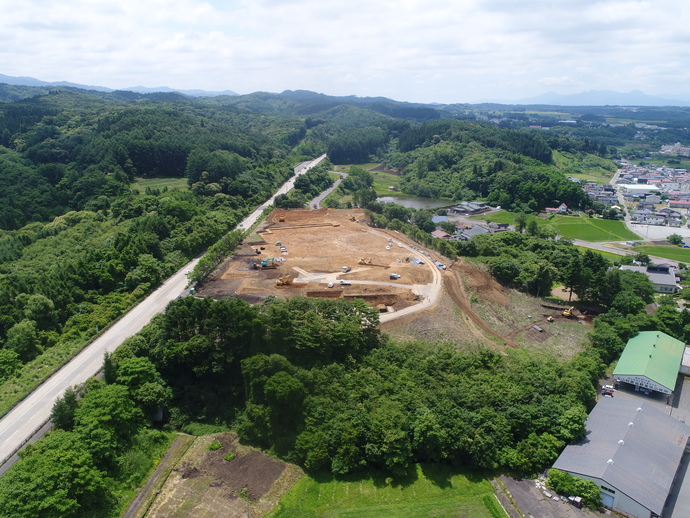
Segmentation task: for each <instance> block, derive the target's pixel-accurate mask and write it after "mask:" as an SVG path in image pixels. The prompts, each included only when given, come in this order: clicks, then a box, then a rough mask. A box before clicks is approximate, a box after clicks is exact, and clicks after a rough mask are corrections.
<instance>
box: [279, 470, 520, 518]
mask: <svg viewBox="0 0 690 518" xmlns="http://www.w3.org/2000/svg"><path fill="white" fill-rule="evenodd" d="M269 516H270V517H272V518H292V517H295V518H296V517H300V518H303V517H317V516H318V517H324V516H328V517H348V518H350V517H351V518H360V517H362V516H366V517H367V518H396V517H400V518H421V517H432V516H433V517H436V518H443V517H448V518H450V517H457V516H472V517H473V518H508V515H507V514H506V512H505V511H504V510H503V507H501V505H500V504H499V502H498V500H497V499H496V497H495V495H494V490H493V487H492V486H491V483H490V482H489V481H488V480H486V479H485V478H483V477H474V476H471V475H467V476H466V475H463V474H458V473H457V472H453V471H452V468H450V467H449V466H440V465H427V464H424V465H416V466H412V469H411V473H408V475H407V476H405V477H402V478H397V479H393V478H391V477H390V476H387V475H383V474H377V473H369V474H365V475H361V474H360V475H358V476H346V477H338V478H335V477H333V476H332V475H327V476H324V477H323V478H320V479H317V478H314V477H311V476H305V477H304V478H302V479H301V480H300V481H299V482H297V484H295V485H294V486H293V488H292V489H291V490H290V492H288V494H287V495H285V496H284V497H283V498H282V499H281V500H280V502H279V504H278V506H277V508H276V509H275V510H274V511H273V512H272V513H271V514H270V515H269Z"/></svg>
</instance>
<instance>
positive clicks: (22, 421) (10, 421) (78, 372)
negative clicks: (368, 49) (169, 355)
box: [0, 155, 326, 468]
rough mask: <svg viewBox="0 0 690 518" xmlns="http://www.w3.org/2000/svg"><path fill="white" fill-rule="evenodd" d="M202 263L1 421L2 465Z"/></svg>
mask: <svg viewBox="0 0 690 518" xmlns="http://www.w3.org/2000/svg"><path fill="white" fill-rule="evenodd" d="M325 158H326V155H322V156H320V157H318V158H317V159H315V160H313V161H311V162H304V163H303V164H300V165H299V166H297V167H296V168H295V176H293V177H292V178H290V179H289V180H288V181H287V182H285V184H283V186H282V187H280V189H278V191H277V192H276V193H275V194H274V195H273V197H271V199H270V200H268V201H266V203H263V204H262V205H261V206H260V207H258V208H257V209H256V210H255V211H254V212H252V213H251V214H250V215H249V216H247V217H246V218H245V219H244V220H243V221H242V222H241V223H240V224H239V226H240V227H243V228H249V227H251V226H252V225H253V224H254V223H256V221H257V220H258V219H259V218H260V217H261V214H262V212H263V210H264V209H265V208H266V207H268V206H269V205H271V204H272V203H273V199H274V198H275V197H276V196H277V195H279V194H285V193H287V192H288V191H289V190H290V189H292V187H293V185H294V183H295V179H296V178H297V176H299V175H301V174H304V173H306V172H307V171H309V169H311V168H312V167H314V166H316V165H317V164H318V163H320V162H321V161H322V160H324V159H325ZM198 260H199V258H196V259H194V260H192V261H190V262H189V263H188V264H186V265H185V266H184V267H183V268H182V269H181V270H180V271H179V272H177V273H176V274H174V275H173V276H172V277H170V278H169V279H168V280H167V281H165V283H163V285H162V286H161V287H160V288H158V289H157V290H156V291H154V292H153V293H152V294H151V295H149V296H148V297H147V298H146V299H144V300H143V301H141V302H140V303H139V304H138V305H137V306H135V307H134V308H133V309H132V310H130V311H129V312H128V313H127V314H126V315H125V316H124V317H122V319H120V320H119V321H118V322H116V323H115V324H114V325H113V326H112V327H110V328H109V329H108V330H106V331H105V332H104V333H103V334H102V335H101V336H99V337H98V338H97V339H96V340H94V341H93V342H92V343H91V344H90V345H88V346H87V347H86V348H85V349H84V350H83V351H82V352H81V353H79V354H78V355H77V356H76V357H75V358H74V359H73V360H72V361H70V362H69V363H68V364H67V365H65V366H64V367H62V368H61V369H60V370H59V371H57V372H56V373H55V374H54V375H53V376H52V377H51V378H50V379H48V380H47V381H46V382H45V383H43V384H42V385H41V386H40V387H38V388H37V389H36V390H35V391H34V392H32V393H31V394H30V395H29V396H28V397H26V398H25V399H24V400H23V401H22V402H21V403H19V404H18V405H17V406H16V407H14V408H13V409H12V410H11V411H10V412H9V413H8V414H7V415H5V417H3V418H2V419H1V420H0V465H8V464H10V462H11V461H10V459H12V458H13V454H14V453H15V452H16V451H17V450H18V449H19V448H21V447H22V446H23V445H24V444H25V443H26V442H27V441H28V440H29V439H30V438H31V437H32V436H33V435H34V434H35V432H36V431H37V430H38V429H39V428H41V427H42V426H43V425H44V424H45V423H46V422H47V421H48V419H49V418H50V411H51V409H52V408H53V403H54V402H55V400H56V399H57V398H58V397H60V396H61V395H62V394H63V393H64V391H65V390H66V389H67V388H69V387H71V386H74V385H78V384H80V383H83V382H84V381H86V380H87V379H88V378H89V377H91V376H93V375H95V374H96V373H97V372H98V371H99V370H100V368H101V364H102V363H103V354H104V353H106V352H112V351H114V350H115V349H116V348H117V347H118V346H119V345H120V344H121V343H122V342H123V341H124V340H125V339H126V338H128V337H130V336H132V335H134V334H136V333H138V332H139V331H140V330H141V329H142V328H143V327H144V326H145V325H146V324H148V323H149V322H150V321H151V318H152V317H153V316H154V315H156V314H157V313H160V312H161V311H163V310H164V309H165V307H166V306H167V304H168V303H169V302H170V301H171V300H174V299H175V298H177V297H179V296H180V295H183V294H185V292H186V288H187V284H188V281H187V276H186V275H185V273H184V272H185V271H186V270H191V269H192V268H194V266H195V265H196V263H197V262H198ZM15 458H16V457H15ZM8 461H10V462H8ZM3 467H5V468H6V466H3Z"/></svg>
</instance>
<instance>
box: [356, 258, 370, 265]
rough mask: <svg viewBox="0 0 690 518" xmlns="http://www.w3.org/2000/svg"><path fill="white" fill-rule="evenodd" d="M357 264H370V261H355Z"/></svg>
mask: <svg viewBox="0 0 690 518" xmlns="http://www.w3.org/2000/svg"><path fill="white" fill-rule="evenodd" d="M357 264H371V259H369V260H368V261H367V260H365V259H360V260H359V261H357Z"/></svg>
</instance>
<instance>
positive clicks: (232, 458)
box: [223, 451, 237, 462]
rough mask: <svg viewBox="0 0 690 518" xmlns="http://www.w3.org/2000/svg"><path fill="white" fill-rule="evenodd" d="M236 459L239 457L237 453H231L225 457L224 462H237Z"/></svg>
mask: <svg viewBox="0 0 690 518" xmlns="http://www.w3.org/2000/svg"><path fill="white" fill-rule="evenodd" d="M235 457H237V455H236V454H235V452H234V451H229V452H228V454H227V455H226V456H225V457H223V460H227V461H228V462H231V461H233V460H235Z"/></svg>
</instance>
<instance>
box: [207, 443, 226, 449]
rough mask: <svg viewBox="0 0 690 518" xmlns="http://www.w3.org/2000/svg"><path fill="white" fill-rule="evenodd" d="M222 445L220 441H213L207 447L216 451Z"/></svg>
mask: <svg viewBox="0 0 690 518" xmlns="http://www.w3.org/2000/svg"><path fill="white" fill-rule="evenodd" d="M222 446H223V445H222V444H221V443H220V441H213V442H212V443H211V444H209V445H208V449H209V450H211V451H216V450H220V449H221V448H222Z"/></svg>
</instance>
